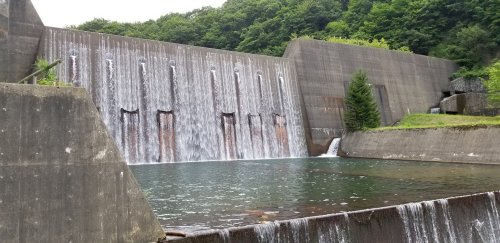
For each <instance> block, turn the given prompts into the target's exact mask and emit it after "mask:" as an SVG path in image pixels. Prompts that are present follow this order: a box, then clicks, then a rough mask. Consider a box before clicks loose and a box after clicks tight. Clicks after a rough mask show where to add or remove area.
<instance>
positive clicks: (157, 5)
mask: <svg viewBox="0 0 500 243" xmlns="http://www.w3.org/2000/svg"><path fill="white" fill-rule="evenodd" d="M31 1H32V2H33V4H34V5H35V8H36V9H37V11H38V14H39V15H40V17H41V18H42V21H43V23H44V24H45V25H46V26H51V27H65V26H69V25H78V24H81V23H83V22H86V21H89V20H92V19H94V18H104V19H108V20H115V21H119V22H137V21H141V22H143V21H146V20H150V19H157V18H159V17H160V16H162V15H165V14H168V13H175V12H178V13H185V12H189V11H191V10H193V9H197V8H201V7H204V6H212V7H220V6H222V4H223V3H224V2H225V1H226V0H31Z"/></svg>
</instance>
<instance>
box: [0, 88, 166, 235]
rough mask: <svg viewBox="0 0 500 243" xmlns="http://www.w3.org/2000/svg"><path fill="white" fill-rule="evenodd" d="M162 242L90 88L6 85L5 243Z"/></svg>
mask: <svg viewBox="0 0 500 243" xmlns="http://www.w3.org/2000/svg"><path fill="white" fill-rule="evenodd" d="M163 235H164V233H163V231H162V228H161V226H160V224H159V222H158V220H157V219H156V217H155V215H154V213H153V211H152V210H151V208H150V207H149V204H148V202H147V201H146V198H145V197H144V195H143V193H142V192H141V191H140V188H139V186H138V184H137V182H136V180H135V178H134V176H133V174H132V172H131V171H130V170H129V168H128V166H127V164H126V163H125V161H124V160H123V158H122V156H121V155H120V152H119V150H118V148H117V147H116V145H115V143H114V142H113V140H112V139H111V137H110V136H109V135H108V132H107V131H106V128H105V126H104V124H103V122H102V121H101V119H100V117H99V114H98V112H97V110H96V108H95V106H94V104H93V103H92V100H91V99H90V97H89V96H88V94H87V93H86V91H85V90H84V89H82V88H55V87H43V86H37V85H18V84H6V83H3V84H0V242H151V241H156V240H157V239H158V238H161V237H162V236H163Z"/></svg>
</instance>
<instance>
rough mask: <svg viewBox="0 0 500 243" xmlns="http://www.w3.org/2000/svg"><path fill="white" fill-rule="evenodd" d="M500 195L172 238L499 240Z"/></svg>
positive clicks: (180, 242)
mask: <svg viewBox="0 0 500 243" xmlns="http://www.w3.org/2000/svg"><path fill="white" fill-rule="evenodd" d="M499 199H500V193H498V192H488V193H482V194H476V195H469V196H463V197H455V198H448V199H440V200H435V201H425V202H418V203H409V204H403V205H398V206H391V207H385V208H375V209H368V210H362V211H354V212H348V213H343V214H332V215H324V216H317V217H310V218H302V219H294V220H286V221H275V222H270V223H265V224H260V225H253V226H247V227H240V228H229V229H225V230H220V231H216V230H214V231H212V232H204V233H200V234H194V235H191V236H188V237H187V238H177V239H171V240H169V241H168V242H176V243H194V242H241V243H245V242H249V243H250V242H252V243H253V242H259V243H268V242H275V243H281V242H283V243H284V242H286V243H289V242H297V243H299V242H300V243H308V242H325V243H330V242H332V243H337V242H408V243H411V242H497V241H498V239H500V219H499V214H498V203H499Z"/></svg>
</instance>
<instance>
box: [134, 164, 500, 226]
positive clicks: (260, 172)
mask: <svg viewBox="0 0 500 243" xmlns="http://www.w3.org/2000/svg"><path fill="white" fill-rule="evenodd" d="M131 169H132V171H133V172H134V175H135V176H136V179H137V181H138V182H139V184H140V185H141V186H142V189H143V191H144V193H145V194H146V196H147V198H148V200H149V202H150V204H151V206H152V207H153V210H154V211H155V213H156V214H157V216H158V218H159V220H160V223H161V224H162V226H163V227H164V228H165V229H167V230H180V231H184V232H194V231H201V230H208V229H220V228H227V227H234V226H244V225H250V224H259V223H265V222H269V221H274V220H284V219H294V218H301V217H307V216H314V215H323V214H331V213H339V212H345V211H353V210H360V209H367V208H373V207H383V206H389V205H398V204H402V203H408V202H419V201H425V200H433V199H439V198H445V197H452V196H459V195H466V194H471V193H478V192H488V191H495V190H498V189H500V180H498V175H499V174H500V166H495V165H473V164H456V163H433V162H411V161H395V160H368V159H346V158H306V159H280V160H257V161H214V162H199V163H168V164H147V165H134V166H131Z"/></svg>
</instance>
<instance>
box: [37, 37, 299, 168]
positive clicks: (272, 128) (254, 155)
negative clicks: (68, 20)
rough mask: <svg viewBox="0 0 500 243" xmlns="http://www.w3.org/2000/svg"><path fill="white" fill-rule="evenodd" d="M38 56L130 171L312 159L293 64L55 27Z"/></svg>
mask: <svg viewBox="0 0 500 243" xmlns="http://www.w3.org/2000/svg"><path fill="white" fill-rule="evenodd" d="M40 49H41V54H42V56H43V57H45V58H46V59H48V60H55V59H57V58H62V59H63V63H62V65H59V67H58V68H57V73H58V76H59V79H61V80H64V81H67V82H69V83H72V84H73V85H75V86H81V87H84V88H86V89H87V91H88V92H89V93H90V94H91V96H92V98H93V100H94V103H95V104H96V106H97V107H98V109H99V111H100V112H101V115H102V118H103V120H104V122H105V124H106V126H107V128H108V130H109V131H110V133H111V134H112V136H113V137H114V139H115V141H116V143H117V144H118V146H119V147H120V149H121V150H122V152H123V154H124V156H125V158H126V160H127V161H128V162H129V163H131V164H134V163H149V162H173V161H201V160H234V159H260V158H282V157H303V156H307V151H306V144H305V139H304V128H303V125H302V114H301V109H300V103H299V101H300V99H299V95H300V94H299V89H298V83H297V80H296V73H295V68H294V65H293V62H291V61H289V60H287V59H283V58H274V57H266V56H258V55H251V54H242V53H236V52H228V51H221V50H212V49H207V48H200V47H193V46H184V45H178V44H172V43H163V42H156V41H146V40H139V39H132V38H124V37H117V36H110V35H103V34H96V33H87V32H81V31H71V30H63V29H56V28H47V29H46V30H45V32H44V36H43V38H42V42H41V47H40Z"/></svg>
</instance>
